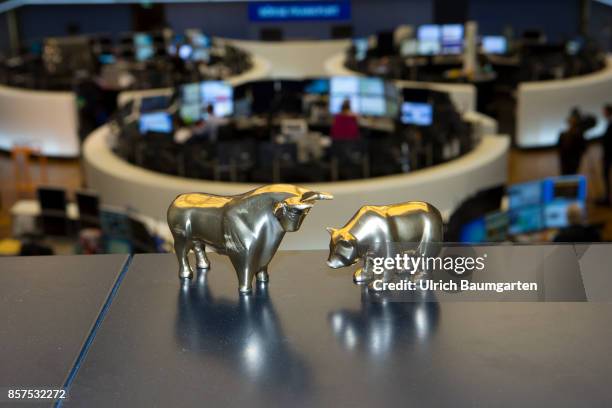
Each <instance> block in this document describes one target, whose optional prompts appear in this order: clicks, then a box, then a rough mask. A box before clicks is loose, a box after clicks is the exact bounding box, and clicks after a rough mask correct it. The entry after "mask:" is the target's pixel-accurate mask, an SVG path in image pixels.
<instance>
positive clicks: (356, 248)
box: [327, 201, 443, 283]
mask: <svg viewBox="0 0 612 408" xmlns="http://www.w3.org/2000/svg"><path fill="white" fill-rule="evenodd" d="M442 228H443V224H442V217H441V215H440V212H439V211H438V210H437V209H436V208H435V207H434V206H433V205H431V204H428V203H425V202H421V201H410V202H406V203H401V204H394V205H383V206H373V205H366V206H363V207H361V208H360V209H359V211H357V213H356V214H355V215H353V217H352V218H351V219H350V220H349V222H347V223H346V225H345V226H344V227H342V228H340V229H334V228H328V231H329V233H330V235H331V240H330V243H329V258H328V260H327V265H328V266H330V267H331V268H334V269H335V268H341V267H344V266H349V265H353V264H354V263H356V262H357V261H359V260H360V259H363V267H362V268H359V269H357V271H355V273H354V275H353V278H354V281H355V282H356V283H368V282H370V281H371V280H372V279H373V278H374V273H373V271H372V264H373V261H372V260H373V258H379V257H390V258H393V257H395V255H396V254H398V253H400V252H403V251H407V250H408V249H411V250H410V251H409V252H411V255H413V256H425V257H428V256H435V255H437V254H438V252H439V250H440V244H441V242H442V239H443V230H442ZM422 272H425V271H422ZM388 279H390V277H389V276H385V280H388Z"/></svg>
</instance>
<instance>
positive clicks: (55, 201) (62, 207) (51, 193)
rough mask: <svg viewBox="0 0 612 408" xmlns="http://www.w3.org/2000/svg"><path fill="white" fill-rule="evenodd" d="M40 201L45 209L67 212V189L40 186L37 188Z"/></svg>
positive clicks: (41, 206)
mask: <svg viewBox="0 0 612 408" xmlns="http://www.w3.org/2000/svg"><path fill="white" fill-rule="evenodd" d="M37 195H38V202H39V204H40V208H41V209H42V210H43V212H44V211H45V210H55V211H59V212H62V213H64V212H66V190H64V189H63V188H53V187H40V188H38V190H37Z"/></svg>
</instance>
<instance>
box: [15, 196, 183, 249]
mask: <svg viewBox="0 0 612 408" xmlns="http://www.w3.org/2000/svg"><path fill="white" fill-rule="evenodd" d="M101 209H102V210H104V209H108V210H111V211H112V210H113V208H111V207H105V206H101ZM115 209H116V208H115ZM10 214H11V219H12V225H13V231H12V234H13V236H14V237H19V236H21V235H23V234H25V233H28V232H32V231H35V230H36V218H38V216H39V215H40V203H39V202H38V201H37V200H19V201H17V202H16V203H15V204H13V206H12V207H11V210H10ZM66 215H67V217H68V219H69V220H72V221H77V220H78V219H79V209H78V207H77V205H76V204H75V203H72V202H70V203H68V204H67V205H66ZM130 217H134V218H135V219H137V220H139V221H140V222H142V223H143V224H144V225H145V226H146V227H147V229H148V230H149V232H150V233H151V234H153V235H155V236H158V237H160V238H162V239H163V240H164V242H166V243H168V242H172V234H171V233H170V229H169V228H168V224H166V222H165V221H156V220H154V219H152V218H151V217H147V216H145V215H142V214H130Z"/></svg>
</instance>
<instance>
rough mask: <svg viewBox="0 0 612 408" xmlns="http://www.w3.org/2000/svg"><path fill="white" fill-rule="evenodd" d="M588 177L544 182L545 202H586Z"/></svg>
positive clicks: (549, 179) (552, 179)
mask: <svg viewBox="0 0 612 408" xmlns="http://www.w3.org/2000/svg"><path fill="white" fill-rule="evenodd" d="M586 190H587V186H586V177H584V176H581V175H575V176H561V177H553V178H548V179H545V180H544V181H543V196H544V198H543V199H544V202H545V203H549V202H552V201H558V200H563V201H581V202H586V194H587V191H586Z"/></svg>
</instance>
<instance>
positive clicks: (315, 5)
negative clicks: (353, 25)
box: [249, 0, 351, 22]
mask: <svg viewBox="0 0 612 408" xmlns="http://www.w3.org/2000/svg"><path fill="white" fill-rule="evenodd" d="M350 18H351V3H350V1H348V0H340V1H291V2H289V1H278V2H261V3H260V2H253V3H249V20H251V21H260V22H264V21H313V20H348V19H350Z"/></svg>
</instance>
